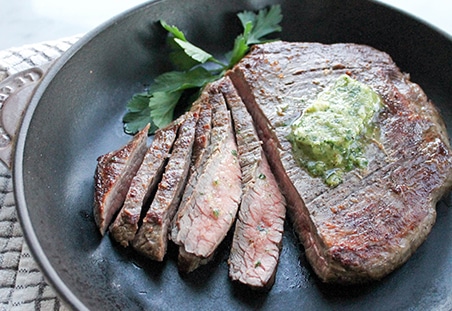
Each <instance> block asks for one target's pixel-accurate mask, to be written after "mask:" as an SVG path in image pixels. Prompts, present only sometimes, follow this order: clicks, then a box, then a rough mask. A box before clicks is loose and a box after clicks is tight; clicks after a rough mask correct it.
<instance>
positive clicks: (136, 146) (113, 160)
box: [93, 125, 149, 235]
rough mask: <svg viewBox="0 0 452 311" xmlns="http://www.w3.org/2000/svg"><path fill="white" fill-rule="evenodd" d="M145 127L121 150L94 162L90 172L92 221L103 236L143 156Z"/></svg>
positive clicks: (146, 128) (146, 132) (144, 151)
mask: <svg viewBox="0 0 452 311" xmlns="http://www.w3.org/2000/svg"><path fill="white" fill-rule="evenodd" d="M148 130H149V125H148V126H146V127H145V128H144V129H143V130H141V131H140V132H138V133H137V134H136V135H135V136H134V137H133V139H132V140H131V141H130V142H129V143H127V144H126V145H125V146H123V147H122V148H120V149H118V150H116V151H111V152H109V153H107V154H104V155H102V156H100V157H98V159H97V167H96V171H95V173H94V209H93V212H94V220H95V221H96V224H97V226H98V227H99V231H100V233H101V234H102V235H104V234H105V231H106V230H107V228H108V226H109V225H110V222H111V220H112V219H113V217H114V215H115V214H116V212H117V211H118V210H119V209H120V208H121V206H122V204H123V202H124V199H125V197H126V195H127V192H128V190H129V187H130V184H131V182H132V178H133V176H135V174H136V172H137V170H138V168H139V167H140V165H141V162H142V161H143V158H144V155H145V153H146V149H147V145H146V141H147V136H148Z"/></svg>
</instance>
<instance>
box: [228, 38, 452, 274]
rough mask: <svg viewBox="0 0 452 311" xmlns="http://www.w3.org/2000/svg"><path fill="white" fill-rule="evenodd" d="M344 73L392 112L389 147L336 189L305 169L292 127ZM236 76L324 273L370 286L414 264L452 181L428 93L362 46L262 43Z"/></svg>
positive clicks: (385, 133)
mask: <svg viewBox="0 0 452 311" xmlns="http://www.w3.org/2000/svg"><path fill="white" fill-rule="evenodd" d="M294 73H296V75H294ZM343 73H347V74H349V75H351V76H352V77H353V78H355V79H357V80H358V81H361V82H363V83H366V84H368V85H369V86H371V87H372V88H373V89H374V90H375V91H376V92H377V93H378V94H379V95H380V96H381V97H382V99H383V100H384V103H385V108H384V110H383V111H382V112H381V113H380V115H379V116H378V120H377V123H378V125H379V126H380V128H381V135H380V138H379V142H377V143H373V144H370V145H369V148H368V149H367V150H366V156H367V157H368V159H369V165H368V168H367V170H361V171H352V172H349V173H347V174H346V176H345V178H344V182H343V183H342V184H341V185H339V186H338V187H336V188H328V187H327V186H326V185H324V184H323V182H322V181H321V180H320V179H319V178H313V177H311V176H309V175H308V174H307V173H306V172H305V171H304V170H303V169H301V168H300V167H299V166H298V165H297V164H296V162H295V159H294V158H293V155H292V153H291V145H290V143H289V142H288V141H287V139H286V136H287V134H288V133H289V132H290V126H289V125H290V122H292V121H293V120H294V119H295V118H297V117H298V116H299V114H300V112H301V111H302V110H303V109H304V107H306V105H307V104H309V102H310V101H311V100H313V99H314V98H315V97H316V96H317V94H318V93H319V92H320V91H321V90H322V89H323V88H324V86H326V85H328V84H329V83H330V82H331V81H333V80H335V79H336V77H338V76H339V75H340V74H343ZM229 75H230V77H231V79H232V80H233V82H234V84H235V86H236V88H237V89H238V91H239V94H240V96H241V97H242V99H243V101H244V102H245V104H246V105H247V107H248V110H249V111H250V112H251V113H252V116H253V119H254V121H255V123H256V125H257V128H258V133H259V135H260V136H261V139H262V140H263V141H264V142H265V143H264V145H263V146H264V149H265V151H266V153H267V155H268V156H269V160H270V162H271V164H272V167H273V169H274V173H275V176H276V177H277V179H278V180H279V181H280V185H281V188H282V190H283V192H284V193H285V195H286V199H287V201H288V207H289V215H290V218H291V219H292V221H293V224H294V227H295V230H296V231H297V233H298V235H299V237H300V240H301V241H302V243H303V245H304V247H305V250H306V256H307V258H308V260H309V262H310V263H311V265H312V267H313V269H314V271H315V272H316V273H317V275H318V276H319V277H320V278H321V279H322V280H323V281H326V282H343V283H353V282H362V281H367V280H369V279H380V278H382V277H383V276H385V275H386V274H388V273H390V272H391V271H393V270H394V269H395V268H397V267H398V266H400V265H401V264H402V263H403V262H405V261H406V260H407V259H408V258H409V256H410V255H411V254H412V253H413V252H414V250H415V249H416V248H417V247H418V246H419V245H420V244H421V243H422V242H423V241H424V240H425V238H426V236H427V235H428V233H429V232H430V229H431V227H432V226H433V224H434V221H435V216H436V214H435V213H436V212H435V206H436V202H437V201H438V200H439V199H440V197H441V196H442V195H444V194H445V193H447V192H448V191H449V190H450V187H451V184H452V158H451V150H450V146H449V139H448V137H447V132H446V130H445V128H444V123H443V122H442V120H441V118H440V116H439V113H438V112H437V111H436V109H435V107H434V106H433V104H432V103H431V102H429V101H428V99H427V97H426V95H425V94H424V93H423V91H422V90H421V88H420V87H419V86H418V85H416V84H414V83H412V82H410V81H409V77H408V76H407V75H404V74H402V73H401V72H400V70H399V69H398V68H397V67H396V65H395V64H394V63H393V61H392V60H391V59H390V57H389V56H388V55H387V54H385V53H382V52H380V51H377V50H375V49H373V48H370V47H367V46H362V45H356V44H333V45H322V44H317V43H287V42H274V43H269V44H264V45H259V46H255V47H254V48H253V49H252V51H251V53H250V54H249V55H248V56H246V57H245V58H243V59H242V61H241V62H240V63H239V64H238V65H237V66H236V67H235V68H234V69H233V71H232V72H230V73H229ZM357 173H358V174H357Z"/></svg>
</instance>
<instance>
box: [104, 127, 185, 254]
mask: <svg viewBox="0 0 452 311" xmlns="http://www.w3.org/2000/svg"><path fill="white" fill-rule="evenodd" d="M179 125H180V121H179V120H176V121H175V122H173V123H171V124H170V125H169V126H167V127H166V128H163V129H160V130H158V131H157V132H156V133H155V136H154V140H153V141H152V144H151V146H150V147H149V148H148V150H147V151H146V155H145V156H144V159H143V163H142V164H141V166H140V168H139V169H138V172H137V174H136V175H135V177H134V178H133V180H132V183H131V185H130V188H129V191H128V192H127V195H126V199H125V201H124V205H123V206H122V208H121V210H120V212H119V213H118V216H116V220H115V221H114V222H113V223H112V224H111V226H110V229H109V230H110V234H111V236H112V237H113V238H114V239H115V240H116V241H117V242H118V243H120V244H121V245H122V246H124V247H127V246H129V243H130V242H131V241H132V240H133V239H134V238H135V234H136V233H137V231H138V222H139V220H140V217H141V210H142V207H143V206H145V204H146V202H147V201H148V199H149V198H150V196H151V194H152V193H154V191H155V188H156V186H157V184H158V182H159V181H160V178H161V177H162V174H163V171H164V169H165V164H166V160H167V158H168V156H169V153H170V150H171V147H172V146H173V143H174V140H175V139H176V134H177V130H178V128H179Z"/></svg>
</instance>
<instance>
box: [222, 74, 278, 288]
mask: <svg viewBox="0 0 452 311" xmlns="http://www.w3.org/2000/svg"><path fill="white" fill-rule="evenodd" d="M220 90H221V92H222V93H223V96H224V97H225V99H226V103H227V105H228V107H229V109H230V110H231V114H232V118H233V121H234V130H235V135H236V138H237V147H238V157H239V163H240V167H241V169H242V188H243V194H242V201H241V204H240V210H239V213H238V218H237V221H236V224H235V230H234V236H233V241H232V246H231V252H230V256H229V261H228V262H229V276H230V277H231V279H232V280H237V281H239V282H241V283H243V284H246V285H249V286H251V287H252V288H256V289H261V288H270V287H271V286H272V285H273V283H274V280H275V274H276V267H277V265H278V260H279V253H280V249H281V244H282V236H283V231H284V219H285V216H286V206H285V199H284V197H283V195H282V193H281V191H280V190H279V188H278V184H277V182H276V180H275V177H274V175H273V173H272V171H271V169H270V166H269V164H268V162H267V158H266V157H265V154H264V151H263V149H262V145H261V141H260V140H259V137H258V135H257V132H256V129H255V127H254V124H253V120H252V119H251V116H250V114H249V113H248V111H247V110H246V107H245V105H244V104H243V102H242V100H241V98H240V97H239V96H238V94H237V91H236V90H235V88H234V86H233V85H232V82H231V80H230V79H229V78H228V77H225V78H224V79H223V81H222V83H221V85H220Z"/></svg>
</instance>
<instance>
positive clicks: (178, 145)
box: [132, 111, 198, 261]
mask: <svg viewBox="0 0 452 311" xmlns="http://www.w3.org/2000/svg"><path fill="white" fill-rule="evenodd" d="M197 119H198V111H191V112H188V113H187V114H186V116H185V120H184V121H183V123H182V124H181V125H180V128H179V132H178V137H177V139H176V142H175V143H174V148H173V151H172V154H171V156H170V158H169V160H168V164H167V165H166V168H165V172H164V173H163V176H162V180H161V181H160V183H159V184H158V188H157V192H156V194H155V196H154V198H153V201H152V203H151V206H150V207H149V210H148V211H147V213H146V216H145V217H144V219H143V223H142V225H141V227H140V229H139V230H138V233H137V234H136V236H135V239H134V240H133V242H132V245H133V247H134V248H135V249H136V250H137V251H139V252H140V253H142V254H143V255H145V256H147V257H149V258H151V259H153V260H157V261H162V260H163V258H164V256H165V254H166V249H167V243H168V230H169V225H170V222H171V219H172V218H173V216H174V214H175V213H176V210H177V207H178V205H179V202H180V197H181V194H182V191H183V190H184V187H185V182H186V179H187V176H188V170H189V167H190V159H191V155H192V147H193V142H194V139H195V126H196V122H197Z"/></svg>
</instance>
